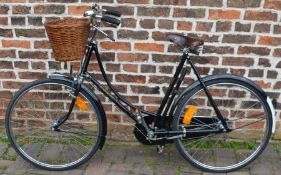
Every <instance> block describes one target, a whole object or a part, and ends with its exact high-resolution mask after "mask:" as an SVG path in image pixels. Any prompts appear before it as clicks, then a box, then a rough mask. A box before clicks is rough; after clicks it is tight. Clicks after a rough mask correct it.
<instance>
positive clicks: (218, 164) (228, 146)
mask: <svg viewBox="0 0 281 175" xmlns="http://www.w3.org/2000/svg"><path fill="white" fill-rule="evenodd" d="M205 83H206V86H207V88H208V89H209V91H210V93H211V95H212V97H213V99H214V101H215V103H216V104H217V106H218V108H219V110H220V112H221V113H222V115H223V117H224V118H225V119H224V120H225V121H226V123H227V125H228V127H229V128H230V129H231V130H232V131H231V132H218V133H215V132H212V133H211V132H210V133H208V132H204V131H212V130H220V129H222V128H223V126H222V124H221V121H220V120H219V119H218V117H217V116H216V113H215V111H214V109H213V107H212V106H211V104H210V102H209V100H208V98H207V96H206V94H205V92H204V89H203V88H202V86H201V85H200V84H199V85H197V86H196V87H195V88H194V89H192V90H191V91H190V92H189V93H187V94H186V95H185V96H184V98H183V99H182V100H181V102H180V103H179V105H178V106H177V110H176V112H175V118H174V121H173V126H174V129H175V130H179V129H182V128H185V129H186V131H187V134H186V137H184V138H182V139H177V140H175V143H176V147H177V149H178V150H179V152H180V153H181V155H182V156H183V157H184V158H185V159H186V160H187V161H188V162H190V163H191V164H192V165H193V166H195V167H197V168H199V169H201V170H203V171H208V172H214V173H223V172H230V171H234V170H237V169H240V168H242V167H244V166H246V165H248V164H249V163H251V162H252V161H253V160H255V159H256V158H257V157H258V156H259V155H260V154H261V153H262V151H263V150H264V148H265V147H266V145H267V144H268V141H269V139H270V136H271V130H272V114H271V112H270V107H269V106H268V104H267V102H266V99H265V97H264V94H263V93H262V92H261V90H259V89H258V88H257V87H255V85H253V83H249V80H245V79H243V80H241V78H237V77H236V78H233V77H232V78H227V77H225V78H216V79H211V80H209V81H206V82H205ZM191 106H192V108H193V109H194V107H195V108H196V109H197V113H196V114H194V115H193V118H192V119H191V122H190V124H183V117H184V115H185V113H186V112H187V111H188V109H189V108H190V107H191Z"/></svg>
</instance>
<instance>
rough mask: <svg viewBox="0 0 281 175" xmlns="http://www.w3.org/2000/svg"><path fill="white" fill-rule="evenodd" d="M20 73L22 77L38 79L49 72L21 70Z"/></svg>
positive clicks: (44, 76)
mask: <svg viewBox="0 0 281 175" xmlns="http://www.w3.org/2000/svg"><path fill="white" fill-rule="evenodd" d="M18 74H19V78H21V79H31V80H36V79H41V78H46V77H47V73H44V72H19V73H18Z"/></svg>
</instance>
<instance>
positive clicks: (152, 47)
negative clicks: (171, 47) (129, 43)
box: [135, 43, 164, 52]
mask: <svg viewBox="0 0 281 175" xmlns="http://www.w3.org/2000/svg"><path fill="white" fill-rule="evenodd" d="M135 49H136V50H140V51H148V52H164V45H163V44H156V43H135Z"/></svg>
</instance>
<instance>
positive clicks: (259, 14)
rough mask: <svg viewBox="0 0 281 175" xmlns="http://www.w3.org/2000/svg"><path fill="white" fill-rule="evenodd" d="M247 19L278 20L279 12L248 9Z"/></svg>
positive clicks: (245, 17)
mask: <svg viewBox="0 0 281 175" xmlns="http://www.w3.org/2000/svg"><path fill="white" fill-rule="evenodd" d="M244 19H245V20H256V21H277V13H273V12H266V11H246V13H245V16H244Z"/></svg>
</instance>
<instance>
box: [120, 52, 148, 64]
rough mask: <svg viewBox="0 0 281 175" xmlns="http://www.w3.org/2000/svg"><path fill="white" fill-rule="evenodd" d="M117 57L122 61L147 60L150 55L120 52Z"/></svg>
mask: <svg viewBox="0 0 281 175" xmlns="http://www.w3.org/2000/svg"><path fill="white" fill-rule="evenodd" d="M117 59H118V61H122V62H147V61H148V55H146V54H140V53H136V54H133V53H118V54H117Z"/></svg>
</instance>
